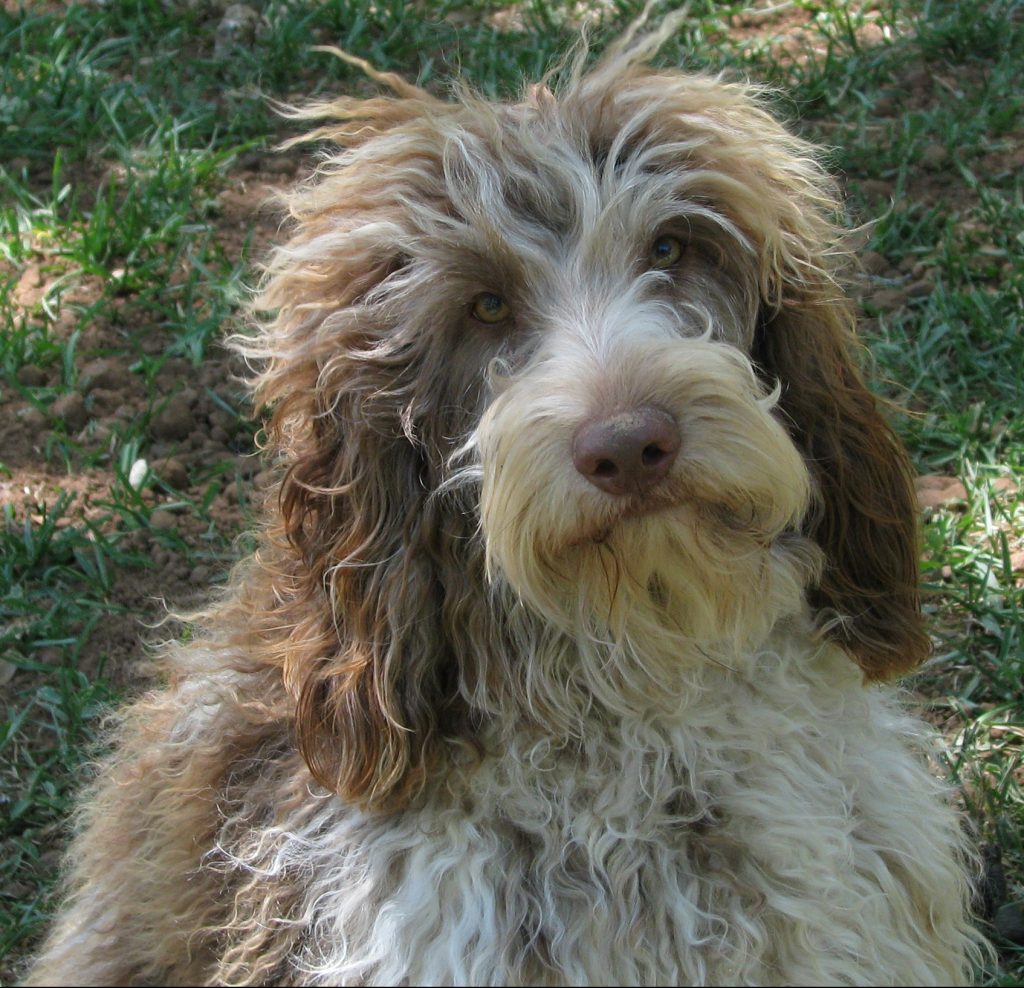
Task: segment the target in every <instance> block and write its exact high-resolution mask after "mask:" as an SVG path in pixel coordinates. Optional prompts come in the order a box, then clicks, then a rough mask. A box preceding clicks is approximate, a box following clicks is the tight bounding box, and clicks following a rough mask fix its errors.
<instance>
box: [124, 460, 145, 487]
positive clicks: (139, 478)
mask: <svg viewBox="0 0 1024 988" xmlns="http://www.w3.org/2000/svg"><path fill="white" fill-rule="evenodd" d="M148 473H149V464H148V463H147V462H146V461H145V460H143V459H141V458H140V459H138V460H136V461H135V462H134V463H133V464H132V466H131V469H130V470H129V471H128V486H129V487H131V488H132V490H136V491H137V490H139V489H140V488H141V487H142V485H143V484H144V483H145V482H146V475H147V474H148Z"/></svg>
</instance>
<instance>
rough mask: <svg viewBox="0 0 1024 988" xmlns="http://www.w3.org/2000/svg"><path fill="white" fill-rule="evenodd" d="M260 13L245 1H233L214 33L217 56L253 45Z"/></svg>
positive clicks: (214, 49)
mask: <svg viewBox="0 0 1024 988" xmlns="http://www.w3.org/2000/svg"><path fill="white" fill-rule="evenodd" d="M259 23H260V15H259V14H258V13H257V12H256V11H255V10H253V9H252V7H249V6H247V5H246V4H244V3H233V4H231V6H230V7H228V9H227V10H225V11H224V16H223V17H222V18H221V21H220V23H219V24H218V25H217V29H216V31H214V35H213V52H214V55H216V56H217V58H224V57H225V56H227V55H230V54H231V51H232V49H234V48H239V47H243V46H245V45H251V44H252V43H253V42H254V41H255V40H256V29H257V28H258V27H259Z"/></svg>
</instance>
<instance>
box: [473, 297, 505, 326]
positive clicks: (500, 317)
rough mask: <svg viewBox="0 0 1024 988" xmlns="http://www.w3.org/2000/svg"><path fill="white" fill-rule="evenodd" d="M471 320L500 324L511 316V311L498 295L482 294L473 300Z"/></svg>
mask: <svg viewBox="0 0 1024 988" xmlns="http://www.w3.org/2000/svg"><path fill="white" fill-rule="evenodd" d="M472 312H473V318H474V319H479V320H480V322H486V323H496V322H502V321H504V320H505V319H508V317H509V316H510V315H511V314H512V310H511V309H510V308H509V307H508V304H507V303H506V302H505V300H504V299H503V298H502V297H501V296H500V295H495V294H494V292H484V293H483V294H482V295H477V297H476V298H475V299H474V300H473V309H472Z"/></svg>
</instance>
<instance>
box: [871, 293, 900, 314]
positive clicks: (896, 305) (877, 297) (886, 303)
mask: <svg viewBox="0 0 1024 988" xmlns="http://www.w3.org/2000/svg"><path fill="white" fill-rule="evenodd" d="M868 301H869V302H870V303H871V305H873V306H874V307H875V308H876V309H877V310H878V311H879V312H895V311H896V310H897V309H902V308H903V306H905V305H906V304H907V293H906V292H905V291H904V290H903V289H902V288H881V289H879V290H878V291H877V292H875V293H874V294H873V295H872V296H871V297H870V298H869V299H868Z"/></svg>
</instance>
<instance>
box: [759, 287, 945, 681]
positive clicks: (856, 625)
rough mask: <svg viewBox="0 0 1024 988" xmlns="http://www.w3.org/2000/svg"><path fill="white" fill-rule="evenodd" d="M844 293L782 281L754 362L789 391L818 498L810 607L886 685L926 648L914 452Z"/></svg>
mask: <svg viewBox="0 0 1024 988" xmlns="http://www.w3.org/2000/svg"><path fill="white" fill-rule="evenodd" d="M837 291H838V289H837V286H836V284H835V283H834V282H833V281H832V279H831V278H829V279H822V281H821V282H820V283H819V284H817V285H815V284H814V282H813V281H809V280H808V279H806V278H803V279H801V283H800V284H788V285H785V284H784V285H783V286H782V289H781V295H782V298H781V301H780V303H779V304H778V305H777V306H772V307H771V308H770V309H768V311H767V312H766V313H765V315H764V316H763V318H762V321H761V326H760V327H759V330H758V337H757V339H756V342H755V347H754V358H755V360H756V361H757V363H758V364H759V365H760V367H761V369H762V370H763V372H764V374H765V375H766V377H768V378H770V379H775V380H777V381H778V382H779V384H780V385H781V388H782V396H781V399H780V407H781V412H782V414H783V416H784V417H785V419H786V422H787V425H788V427H789V429H790V432H791V434H792V436H793V439H794V441H795V442H796V443H797V444H798V445H799V446H800V447H801V449H802V451H803V454H804V457H805V459H806V461H807V464H808V467H809V469H810V471H811V474H812V476H813V478H814V480H815V482H816V487H817V490H818V494H819V503H818V508H817V512H816V514H815V515H814V516H812V520H811V531H810V534H811V536H812V537H813V538H814V540H815V541H816V542H817V543H818V545H819V546H820V547H821V548H822V550H823V551H824V553H825V557H826V564H825V569H824V572H823V574H822V577H821V581H820V583H819V585H818V587H817V588H816V589H815V590H814V592H813V593H812V596H811V602H812V604H813V605H814V606H816V607H817V608H819V609H821V610H825V611H833V612H835V615H836V616H837V618H838V620H837V622H836V623H835V624H834V625H833V626H832V628H831V630H830V635H831V637H833V638H835V639H836V640H837V641H839V643H840V644H842V645H843V646H844V647H845V648H846V649H847V650H848V651H849V652H850V654H851V655H852V656H853V657H854V658H855V659H856V660H857V662H858V664H859V665H860V666H861V668H862V669H863V670H864V672H865V675H866V676H867V678H869V679H883V678H886V677H890V676H894V675H898V674H900V673H904V672H907V671H909V670H910V669H912V668H913V667H914V666H916V665H918V664H919V663H920V662H921V661H922V660H923V659H924V658H925V657H926V656H927V655H928V652H929V649H930V644H929V639H928V636H927V634H926V633H925V632H924V630H923V628H922V625H921V617H920V608H919V598H918V552H919V545H918V531H917V506H916V500H915V496H914V489H913V475H912V472H911V468H910V464H909V462H908V459H907V456H906V453H905V452H904V449H903V447H902V444H901V443H900V441H899V439H898V438H897V437H896V435H895V434H894V433H893V431H892V429H891V428H890V426H889V425H888V423H887V422H886V421H885V419H884V418H883V417H882V415H881V413H880V411H879V409H878V403H877V401H876V399H875V397H874V396H873V395H872V394H871V392H870V391H869V390H868V389H867V387H866V386H865V384H864V382H863V380H862V378H861V375H860V372H859V369H858V367H857V363H856V361H855V359H854V355H855V353H856V352H857V351H856V342H855V337H854V331H853V327H854V317H853V314H852V310H851V307H850V305H849V303H848V302H847V301H845V300H842V299H840V298H838V297H837ZM766 308H767V307H766Z"/></svg>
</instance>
